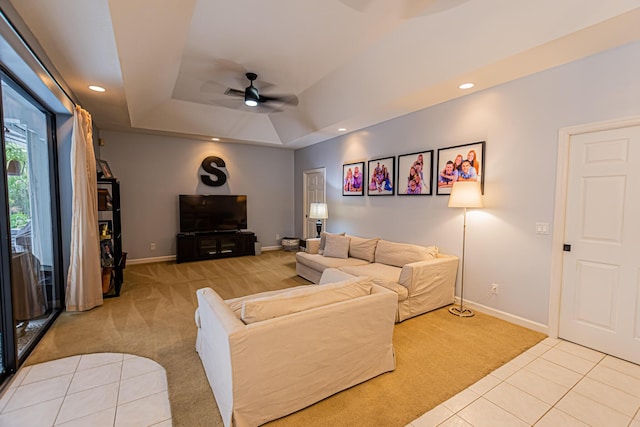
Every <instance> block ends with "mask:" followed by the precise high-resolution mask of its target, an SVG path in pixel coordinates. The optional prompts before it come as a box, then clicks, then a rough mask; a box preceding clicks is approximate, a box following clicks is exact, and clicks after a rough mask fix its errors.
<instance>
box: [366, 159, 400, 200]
mask: <svg viewBox="0 0 640 427" xmlns="http://www.w3.org/2000/svg"><path fill="white" fill-rule="evenodd" d="M395 166H396V158H395V157H394V156H392V157H381V158H379V159H373V160H369V163H368V165H367V171H368V172H369V175H368V179H367V184H366V185H367V195H369V196H393V195H394V194H395V176H396V170H395V169H396V168H395Z"/></svg>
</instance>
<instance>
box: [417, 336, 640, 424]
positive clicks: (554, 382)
mask: <svg viewBox="0 0 640 427" xmlns="http://www.w3.org/2000/svg"><path fill="white" fill-rule="evenodd" d="M433 426H442V427H445V426H446V427H452V426H456V427H469V426H473V427H484V426H490V427H500V426H509V427H518V426H540V427H573V426H576V427H578V426H594V427H616V426H624V427H640V365H635V364H633V363H629V362H625V361H623V360H620V359H616V358H615V357H611V356H608V355H605V354H602V353H599V352H597V351H594V350H591V349H588V348H585V347H581V346H579V345H576V344H572V343H570V342H567V341H562V340H557V339H553V338H547V339H545V340H543V341H542V342H540V343H539V344H537V345H536V346H534V347H532V348H531V349H529V350H528V351H526V352H524V353H523V354H521V355H520V356H518V357H516V358H515V359H513V360H511V361H510V362H508V363H506V364H505V365H503V366H501V367H500V368H498V369H496V370H495V371H493V372H492V373H491V374H489V375H487V376H486V377H484V378H483V379H481V380H480V381H478V382H477V383H475V384H473V385H472V386H471V387H469V388H467V389H466V390H463V391H462V392H460V393H458V394H457V395H455V396H453V397H452V398H451V399H449V400H447V401H446V402H444V403H442V404H440V405H438V406H436V407H435V408H433V409H432V410H431V411H429V412H427V413H426V414H424V415H423V416H421V417H420V418H418V419H416V420H415V421H413V422H411V423H410V424H408V426H407V427H433Z"/></svg>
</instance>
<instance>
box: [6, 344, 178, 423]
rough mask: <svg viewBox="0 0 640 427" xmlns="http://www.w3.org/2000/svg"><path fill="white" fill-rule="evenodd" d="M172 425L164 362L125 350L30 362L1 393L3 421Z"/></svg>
mask: <svg viewBox="0 0 640 427" xmlns="http://www.w3.org/2000/svg"><path fill="white" fill-rule="evenodd" d="M13 426H16V427H25V426H33V427H45V426H65V427H72V426H73V427H75V426H78V427H81V426H82V427H84V426H92V427H103V426H104V427H107V426H111V427H112V426H132V427H134V426H135V427H141V426H154V427H170V426H171V409H170V406H169V393H168V390H167V376H166V372H165V370H164V368H163V367H162V366H160V365H159V364H157V363H156V362H154V361H153V360H150V359H146V358H144V357H138V356H133V355H129V354H122V353H95V354H85V355H81V356H72V357H66V358H64V359H58V360H53V361H51V362H46V363H41V364H38V365H33V366H27V367H24V368H22V369H20V371H18V374H17V375H16V376H15V377H14V379H13V380H12V382H11V384H10V385H9V387H8V388H7V389H6V390H5V391H4V393H3V395H2V396H0V427H13Z"/></svg>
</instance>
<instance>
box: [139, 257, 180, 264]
mask: <svg viewBox="0 0 640 427" xmlns="http://www.w3.org/2000/svg"><path fill="white" fill-rule="evenodd" d="M175 260H176V256H175V255H165V256H158V257H153V258H137V259H128V260H127V264H130V265H135V264H150V263H152V262H165V261H175Z"/></svg>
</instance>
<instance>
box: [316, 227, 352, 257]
mask: <svg viewBox="0 0 640 427" xmlns="http://www.w3.org/2000/svg"><path fill="white" fill-rule="evenodd" d="M329 234H335V235H338V236H344V235H345V232H342V233H327V232H326V231H323V232H322V233H320V247H319V248H318V249H319V250H320V252H319V253H320V254H322V251H324V247H325V245H326V244H327V236H328V235H329Z"/></svg>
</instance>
